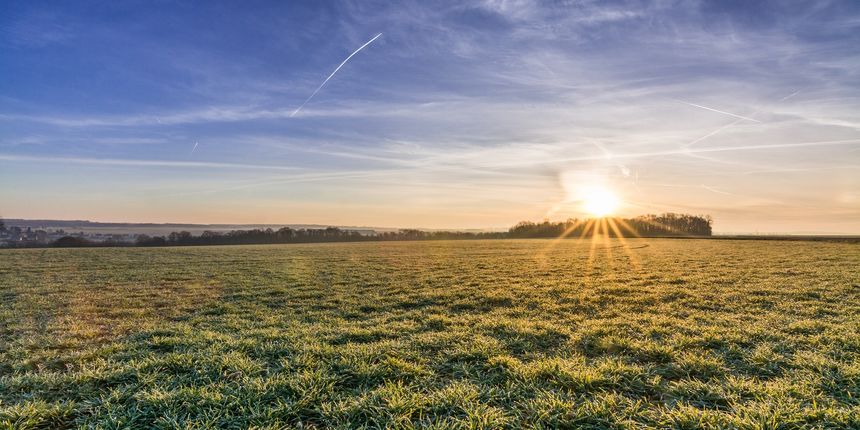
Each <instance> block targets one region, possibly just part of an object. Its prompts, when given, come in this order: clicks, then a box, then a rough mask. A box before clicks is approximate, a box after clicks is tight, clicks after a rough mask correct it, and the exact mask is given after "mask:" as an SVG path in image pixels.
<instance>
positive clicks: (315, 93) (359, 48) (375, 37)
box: [290, 33, 382, 118]
mask: <svg viewBox="0 0 860 430" xmlns="http://www.w3.org/2000/svg"><path fill="white" fill-rule="evenodd" d="M379 36H382V33H379V34H377V35H376V36H373V39H370V40H368V41H367V43H365V44H364V45H361V46H359V47H358V49H356V50H355V51H353V53H352V54H349V57H346V60H343V62H342V63H340V65H338V66H337V68H335V69H334V71H333V72H331V74H330V75H328V77H327V78H325V80H324V81H323V82H322V83H321V84H320V86H319V87H317V89H316V91H314V92H313V94H311V96H310V97H308V99H307V100H305V102H304V103H302V104H301V106H299V107H298V108H296V110H294V111H293V113H291V114H290V118H292V117H293V116H294V115H295V114H297V113H299V111H300V110H302V108H303V107H305V105H306V104H307V103H308V102H309V101H311V99H312V98H314V96H315V95H317V93H318V92H320V90H321V89H322V87H323V86H324V85H325V84H326V82H328V80H329V79H331V77H332V76H334V74H335V73H337V71H338V70H340V68H341V67H343V65H344V64H346V62H347V61H349V59H350V58H352V56H353V55H355V54H358V51H361V50H362V49H364V47H365V46H367V45H370V43H371V42H373V41H374V40H376V39H377V38H379Z"/></svg>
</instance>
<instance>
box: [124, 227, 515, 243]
mask: <svg viewBox="0 0 860 430" xmlns="http://www.w3.org/2000/svg"><path fill="white" fill-rule="evenodd" d="M504 236H505V233H471V232H450V231H423V230H416V229H408V230H399V231H396V232H384V233H376V234H370V235H363V234H361V233H359V232H357V231H354V230H342V229H339V228H337V227H328V228H321V229H292V228H289V227H284V228H281V229H278V230H273V229H271V228H267V229H265V230H262V229H254V230H233V231H230V232H226V233H220V232H217V231H204V232H203V233H202V234H200V235H199V236H194V235H192V234H191V233H189V232H187V231H180V232H173V233H170V234H169V235H167V236H166V237H162V236H155V237H151V236H147V235H139V236H138V237H137V240H136V241H135V244H136V245H137V246H171V245H250V244H267V243H319V242H366V241H392V240H454V239H495V238H501V237H504Z"/></svg>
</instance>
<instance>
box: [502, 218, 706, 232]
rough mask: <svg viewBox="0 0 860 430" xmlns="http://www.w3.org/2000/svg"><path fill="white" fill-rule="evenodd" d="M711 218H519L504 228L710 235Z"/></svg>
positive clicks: (531, 230)
mask: <svg viewBox="0 0 860 430" xmlns="http://www.w3.org/2000/svg"><path fill="white" fill-rule="evenodd" d="M712 224H713V220H712V219H711V217H710V216H707V215H686V214H675V213H666V214H662V215H642V216H638V217H635V218H601V219H596V220H595V219H586V220H578V219H568V220H567V221H560V222H552V221H544V222H540V223H535V222H530V221H523V222H521V223H519V224H517V225H515V226H513V227H511V228H510V230H508V236H509V237H513V238H533V237H561V236H562V235H566V237H580V236H591V235H593V234H595V233H599V234H603V235H608V236H610V237H617V236H619V235H620V236H621V237H636V236H641V237H689V236H697V237H698V236H710V235H711V234H712V230H711V225H712Z"/></svg>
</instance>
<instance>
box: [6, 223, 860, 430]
mask: <svg viewBox="0 0 860 430" xmlns="http://www.w3.org/2000/svg"><path fill="white" fill-rule="evenodd" d="M628 242H629V243H630V245H631V248H633V249H631V250H630V251H629V254H628V252H624V248H622V247H618V246H619V245H620V243H619V242H617V241H613V242H612V243H610V244H600V245H598V246H597V247H596V249H595V250H594V256H593V258H590V255H591V252H590V244H589V243H588V242H587V241H586V242H580V241H575V240H568V241H562V242H559V243H557V244H554V245H553V242H551V241H544V240H522V241H507V240H499V241H456V242H402V243H351V244H318V245H282V246H277V245H276V246H247V247H201V248H163V249H144V248H117V249H38V250H9V251H2V252H0V428H45V429H49V428H51V429H52V428H128V427H157V428H249V427H253V428H305V429H307V428H357V427H365V428H380V427H394V428H410V427H417V428H520V427H533V428H637V429H638V428H744V429H776V428H860V269H858V268H860V247H858V245H856V244H854V245H852V244H838V243H810V242H768V241H717V240H665V239H664V240H659V239H657V240H650V239H649V240H632V241H628ZM645 245H648V246H645Z"/></svg>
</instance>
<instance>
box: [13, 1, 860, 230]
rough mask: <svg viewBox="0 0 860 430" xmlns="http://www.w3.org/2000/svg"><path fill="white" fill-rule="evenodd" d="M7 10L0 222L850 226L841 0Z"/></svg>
mask: <svg viewBox="0 0 860 430" xmlns="http://www.w3.org/2000/svg"><path fill="white" fill-rule="evenodd" d="M6 9H7V11H6V13H4V14H3V15H2V16H0V49H2V51H3V53H4V55H2V56H0V75H2V76H3V79H2V80H0V185H2V186H0V215H2V216H3V217H5V218H27V219H88V220H92V221H107V222H159V223H161V222H170V223H197V224H215V223H218V224H330V225H351V226H365V225H366V226H378V227H424V228H437V229H445V228H447V229H466V228H507V227H509V226H511V225H513V224H515V223H516V222H518V221H521V220H534V221H537V220H541V219H544V218H549V219H564V218H568V217H579V218H582V217H588V216H590V215H589V212H591V213H594V212H601V211H602V209H603V208H598V210H587V207H588V204H589V201H590V202H593V201H594V200H595V199H594V198H593V196H592V195H593V193H594V191H593V190H604V191H605V190H610V191H611V194H610V196H611V197H613V198H614V197H617V204H615V203H616V202H609V203H612V204H610V205H608V206H611V213H612V214H613V215H617V216H622V217H631V216H636V215H641V214H646V213H660V212H683V213H691V214H710V215H711V216H713V217H714V219H715V225H714V228H715V231H716V232H718V233H720V232H760V233H768V232H776V233H791V232H815V233H839V234H851V233H853V234H857V233H860V118H858V116H860V49H858V48H857V47H858V46H860V3H857V2H851V1H823V2H809V3H807V2H796V3H795V2H608V3H607V2H592V1H571V2H557V3H553V4H552V5H547V4H545V3H541V2H530V1H483V2H472V3H468V4H461V3H457V2H451V3H447V2H407V3H403V4H398V5H392V4H386V3H381V2H380V3H371V2H336V3H330V4H329V3H323V2H307V3H305V2H289V3H286V2H254V3H250V4H241V5H240V4H228V3H217V4H216V3H211V4H206V5H205V7H201V6H200V5H195V4H190V3H189V4H168V3H159V4H158V6H157V7H153V6H152V4H147V3H135V4H131V3H126V4H119V3H117V4H113V3H103V2H89V3H87V2H83V3H80V2H79V3H75V4H72V3H66V2H45V3H30V2H26V3H25V2H22V3H18V4H10V5H8V6H7V8H6ZM379 34H381V36H378V35H379ZM369 41H371V42H372V43H370V42H369ZM359 47H363V49H361V50H360V51H358V52H356V50H357V49H358V48H359ZM351 54H354V55H352V56H351V57H350V55H351ZM347 59H348V61H345V60H347ZM333 71H336V73H334V74H333ZM601 192H603V191H601ZM589 196H592V197H589ZM601 196H602V195H601ZM598 200H599V199H598ZM604 203H606V202H604ZM606 212H607V213H609V212H610V210H609V209H607V210H606Z"/></svg>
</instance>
